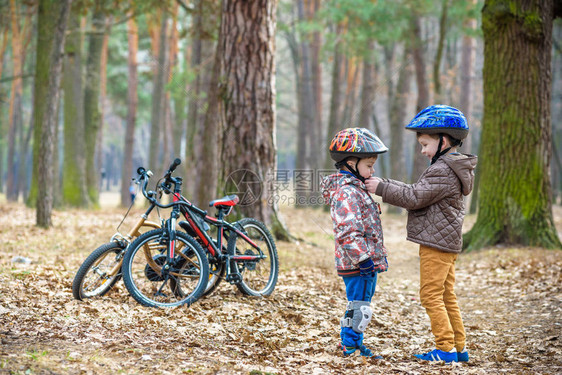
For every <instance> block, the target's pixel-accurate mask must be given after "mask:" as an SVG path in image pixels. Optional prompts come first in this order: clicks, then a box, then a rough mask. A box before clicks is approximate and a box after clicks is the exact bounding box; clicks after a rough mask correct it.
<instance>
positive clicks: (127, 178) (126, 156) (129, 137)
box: [121, 17, 139, 206]
mask: <svg viewBox="0 0 562 375" xmlns="http://www.w3.org/2000/svg"><path fill="white" fill-rule="evenodd" d="M127 33H128V39H129V59H128V64H127V66H128V69H129V85H128V89H127V128H126V130H125V145H124V147H123V149H124V152H123V168H122V170H121V171H122V173H121V205H122V206H128V205H129V204H130V203H131V197H130V194H129V186H130V184H131V178H132V177H133V145H134V143H135V122H136V118H137V102H138V99H137V85H138V78H137V51H138V40H139V36H138V28H137V23H136V21H135V19H134V18H133V17H131V18H129V20H128V21H127Z"/></svg>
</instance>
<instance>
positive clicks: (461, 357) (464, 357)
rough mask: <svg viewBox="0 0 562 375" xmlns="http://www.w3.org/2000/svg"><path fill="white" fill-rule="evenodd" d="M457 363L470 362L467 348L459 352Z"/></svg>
mask: <svg viewBox="0 0 562 375" xmlns="http://www.w3.org/2000/svg"><path fill="white" fill-rule="evenodd" d="M457 362H468V352H467V351H466V347H464V349H463V350H462V351H460V352H457Z"/></svg>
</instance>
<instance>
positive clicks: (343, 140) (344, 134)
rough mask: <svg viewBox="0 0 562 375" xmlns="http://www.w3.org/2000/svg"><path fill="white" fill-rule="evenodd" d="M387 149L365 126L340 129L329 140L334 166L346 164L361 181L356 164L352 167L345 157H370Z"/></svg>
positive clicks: (362, 179)
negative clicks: (330, 140)
mask: <svg viewBox="0 0 562 375" xmlns="http://www.w3.org/2000/svg"><path fill="white" fill-rule="evenodd" d="M387 151H388V147H386V146H385V145H384V143H382V141H381V140H380V139H379V137H377V136H376V135H375V134H373V133H372V132H371V131H369V129H365V128H347V129H343V130H340V131H339V132H337V133H336V135H335V136H334V138H332V142H330V157H331V158H332V159H333V160H334V161H335V162H336V168H340V167H342V166H346V167H347V168H348V169H349V170H350V171H351V173H353V174H354V175H355V176H356V177H357V178H358V179H360V180H361V181H363V182H365V179H364V178H363V177H361V175H360V174H359V171H358V170H357V166H355V168H352V167H351V166H350V165H349V164H347V159H349V158H350V157H356V158H359V159H364V158H370V157H374V156H378V154H382V153H384V152H387Z"/></svg>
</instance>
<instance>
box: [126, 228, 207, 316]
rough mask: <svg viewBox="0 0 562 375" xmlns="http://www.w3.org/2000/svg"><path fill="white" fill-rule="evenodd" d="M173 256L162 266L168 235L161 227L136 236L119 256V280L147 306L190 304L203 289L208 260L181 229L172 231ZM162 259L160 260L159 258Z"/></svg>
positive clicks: (205, 283)
mask: <svg viewBox="0 0 562 375" xmlns="http://www.w3.org/2000/svg"><path fill="white" fill-rule="evenodd" d="M176 241H177V242H176V248H177V251H176V256H175V257H174V259H173V260H172V264H171V265H170V268H169V269H168V270H167V271H166V270H164V269H163V267H162V266H163V265H164V262H165V258H164V259H163V256H164V257H165V254H166V248H167V246H168V238H167V236H166V235H165V231H164V230H163V229H155V230H152V231H150V232H147V233H145V234H143V235H141V236H139V237H138V238H137V239H136V240H135V241H133V243H131V245H130V247H129V250H128V251H127V252H126V254H125V257H124V259H123V266H122V269H123V281H124V283H125V286H126V287H127V290H128V291H129V293H130V294H131V296H133V298H134V299H135V300H136V301H137V302H139V303H140V304H141V305H144V306H149V307H172V306H179V305H183V304H188V305H190V304H192V303H193V302H195V301H196V300H197V299H198V298H199V297H201V294H202V293H203V291H204V290H205V288H206V286H207V282H208V280H209V262H208V261H207V255H206V254H205V252H204V251H203V249H201V246H200V245H199V244H198V243H197V241H195V240H194V239H193V238H192V237H190V236H188V235H187V234H185V233H181V232H176ZM162 259H163V260H162Z"/></svg>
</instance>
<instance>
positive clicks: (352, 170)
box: [345, 159, 365, 183]
mask: <svg viewBox="0 0 562 375" xmlns="http://www.w3.org/2000/svg"><path fill="white" fill-rule="evenodd" d="M360 161H361V159H359V160H357V163H355V167H352V166H351V165H349V164H348V163H347V160H345V166H346V167H347V169H348V170H349V171H350V172H351V173H353V175H354V176H355V177H357V178H358V179H359V180H360V181H361V182H363V183H365V177H363V176H361V175H360V174H359V169H357V164H359V162H360Z"/></svg>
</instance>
